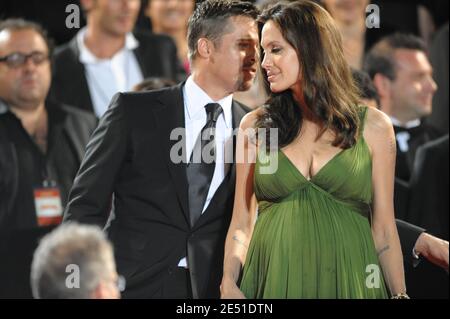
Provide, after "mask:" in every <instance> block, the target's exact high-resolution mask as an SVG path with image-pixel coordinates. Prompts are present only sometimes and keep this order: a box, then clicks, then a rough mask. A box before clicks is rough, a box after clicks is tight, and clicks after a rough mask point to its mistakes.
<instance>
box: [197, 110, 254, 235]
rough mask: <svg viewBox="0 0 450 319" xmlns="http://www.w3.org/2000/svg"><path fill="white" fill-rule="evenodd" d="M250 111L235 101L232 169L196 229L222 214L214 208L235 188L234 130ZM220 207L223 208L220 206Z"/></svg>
mask: <svg viewBox="0 0 450 319" xmlns="http://www.w3.org/2000/svg"><path fill="white" fill-rule="evenodd" d="M247 112H248V110H246V109H244V108H243V107H242V106H241V105H240V104H239V103H237V102H235V101H233V106H232V114H233V119H232V124H233V158H234V161H233V163H232V164H231V165H230V169H229V170H228V173H227V175H226V176H225V178H224V179H223V181H222V183H221V184H220V186H219V188H217V190H216V192H215V193H214V196H213V198H212V199H211V201H210V203H209V205H208V207H207V208H206V210H205V211H204V212H203V214H202V215H201V216H200V218H199V219H198V221H197V223H196V224H195V225H194V229H195V228H198V227H200V226H201V225H203V224H205V223H206V222H207V221H209V220H211V219H214V218H215V217H216V215H217V214H218V213H220V210H217V209H216V210H213V209H212V208H213V207H215V206H216V205H215V204H216V202H217V201H219V202H220V201H225V200H226V199H227V197H228V196H229V192H230V190H231V189H232V188H233V187H234V183H235V181H236V165H235V162H236V134H234V130H236V129H237V128H239V124H240V123H241V120H242V118H243V117H244V115H245V114H247ZM219 206H221V205H220V204H219Z"/></svg>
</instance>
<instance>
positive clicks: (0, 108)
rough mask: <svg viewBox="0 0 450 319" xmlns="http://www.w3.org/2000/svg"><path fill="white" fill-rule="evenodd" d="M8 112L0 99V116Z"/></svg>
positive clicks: (4, 103)
mask: <svg viewBox="0 0 450 319" xmlns="http://www.w3.org/2000/svg"><path fill="white" fill-rule="evenodd" d="M7 112H8V105H7V104H6V102H4V101H3V100H2V99H0V115H1V114H5V113H7Z"/></svg>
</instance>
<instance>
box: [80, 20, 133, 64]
mask: <svg viewBox="0 0 450 319" xmlns="http://www.w3.org/2000/svg"><path fill="white" fill-rule="evenodd" d="M86 31H87V30H86V27H84V28H83V29H81V30H80V31H79V32H78V33H77V44H78V48H79V50H80V62H81V63H83V64H89V63H99V62H103V61H107V60H109V59H100V58H98V57H96V56H95V55H94V54H93V53H92V52H91V51H90V50H89V49H88V48H87V47H86V45H85V44H84V38H85V36H86ZM138 46H139V41H138V40H137V39H136V38H135V36H134V35H133V33H131V32H128V33H127V34H126V36H125V45H124V47H123V48H122V49H121V50H119V51H118V52H117V53H116V54H115V55H114V56H113V57H112V58H111V60H112V59H114V57H115V56H117V55H119V54H121V53H122V52H123V51H124V50H127V51H132V50H134V49H136V48H137V47H138Z"/></svg>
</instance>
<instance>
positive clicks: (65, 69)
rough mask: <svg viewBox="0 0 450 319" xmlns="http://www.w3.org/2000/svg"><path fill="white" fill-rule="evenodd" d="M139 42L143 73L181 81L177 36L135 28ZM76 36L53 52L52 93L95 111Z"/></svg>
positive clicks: (58, 97)
mask: <svg viewBox="0 0 450 319" xmlns="http://www.w3.org/2000/svg"><path fill="white" fill-rule="evenodd" d="M134 36H135V37H136V39H137V40H138V41H139V46H138V47H137V48H136V49H135V50H134V51H133V52H134V54H135V56H136V60H137V61H138V64H139V66H140V69H141V72H142V75H143V77H144V79H145V78H147V77H163V78H168V79H171V80H174V81H176V82H178V81H181V80H183V79H184V77H185V73H184V70H183V67H182V66H181V64H180V62H179V60H178V56H177V49H176V46H175V43H174V42H173V40H172V39H171V38H170V37H168V36H165V35H156V34H152V33H146V32H135V33H134ZM79 57H80V49H79V48H78V43H77V39H76V37H74V38H73V39H72V40H71V41H70V42H69V43H67V44H65V45H63V46H61V47H58V48H57V49H56V51H55V54H54V55H53V65H52V68H53V75H52V85H51V88H50V96H51V97H52V98H53V99H55V100H57V101H60V102H62V103H66V104H69V105H73V106H76V107H78V108H80V109H84V110H87V111H90V112H94V109H93V104H92V99H91V95H90V92H89V87H88V83H87V80H86V76H85V68H84V64H82V63H81V62H80V59H79Z"/></svg>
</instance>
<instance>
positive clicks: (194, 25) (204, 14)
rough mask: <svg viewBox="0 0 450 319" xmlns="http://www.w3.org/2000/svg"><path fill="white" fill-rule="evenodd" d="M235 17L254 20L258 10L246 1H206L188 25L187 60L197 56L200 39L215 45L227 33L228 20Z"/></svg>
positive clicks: (200, 5)
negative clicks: (207, 40)
mask: <svg viewBox="0 0 450 319" xmlns="http://www.w3.org/2000/svg"><path fill="white" fill-rule="evenodd" d="M235 16H246V17H249V18H252V19H256V18H257V16H258V10H257V9H256V7H255V6H254V5H253V4H252V3H250V2H246V1H230V0H206V1H203V2H201V3H200V4H199V5H198V6H197V8H196V9H195V10H194V13H193V14H192V16H191V18H190V19H189V23H188V35H187V38H188V48H189V60H191V61H192V60H193V59H194V57H195V55H196V54H197V41H198V39H200V38H207V39H209V40H211V41H212V42H213V43H214V45H217V44H218V43H219V41H220V39H221V37H222V35H223V34H225V32H226V31H227V24H228V22H229V21H228V19H229V18H231V17H235Z"/></svg>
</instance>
